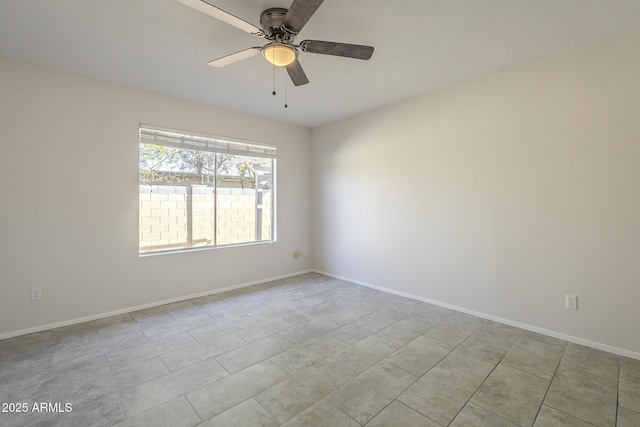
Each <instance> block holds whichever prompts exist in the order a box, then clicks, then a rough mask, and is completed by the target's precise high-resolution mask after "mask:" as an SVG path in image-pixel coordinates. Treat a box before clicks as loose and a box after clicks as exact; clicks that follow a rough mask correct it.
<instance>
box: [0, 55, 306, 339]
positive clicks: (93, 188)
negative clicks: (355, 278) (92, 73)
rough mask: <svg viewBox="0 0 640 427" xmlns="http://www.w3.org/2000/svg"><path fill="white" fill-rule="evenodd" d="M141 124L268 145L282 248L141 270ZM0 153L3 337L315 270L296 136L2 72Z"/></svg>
mask: <svg viewBox="0 0 640 427" xmlns="http://www.w3.org/2000/svg"><path fill="white" fill-rule="evenodd" d="M139 123H147V124H155V125H160V126H164V127H169V128H175V129H186V130H192V131H197V132H203V133H208V134H214V135H220V136H227V137H235V138H241V139H247V140H254V141H258V142H264V143H270V144H275V145H277V148H278V181H277V189H278V207H279V212H278V242H277V243H275V244H273V245H271V246H270V245H252V246H242V247H233V248H221V249H214V250H205V251H198V252H189V253H181V254H173V255H162V256H153V257H145V258H139V257H138V163H137V162H138V128H139ZM0 145H1V148H2V151H1V154H0V203H1V209H0V236H1V239H0V336H2V335H3V334H4V336H9V335H12V334H15V333H16V331H25V330H28V329H34V328H35V329H37V328H39V327H42V326H43V325H50V324H53V323H57V322H66V321H70V320H73V319H78V318H82V317H85V316H94V315H99V314H101V313H106V312H110V311H115V310H122V309H126V308H128V307H135V306H140V305H145V304H151V303H154V302H158V301H164V300H169V299H174V298H180V297H182V296H185V295H191V294H196V293H201V292H208V291H213V290H216V289H222V288H226V287H231V286H236V285H241V284H245V283H249V282H254V281H260V280H264V279H267V278H271V277H278V276H283V275H288V274H292V273H295V272H299V271H304V270H308V269H310V268H311V259H310V257H302V258H299V259H298V260H294V259H293V257H292V254H293V252H294V251H295V250H297V249H302V250H306V251H307V253H308V252H309V249H310V246H311V242H310V233H311V229H310V176H309V168H310V131H309V130H308V129H306V128H302V127H297V126H293V125H288V124H284V123H278V122H274V121H270V120H266V119H261V118H257V117H253V116H248V115H245V114H240V113H235V112H231V111H228V110H222V109H217V108H212V107H208V106H204V105H200V104H196V103H193V102H188V101H184V100H179V99H175V98H170V97H166V96H161V95H156V94H152V93H148V92H143V91H139V90H135V89H131V88H127V87H123V86H117V85H113V84H109V83H104V82H98V81H95V80H90V79H85V78H82V77H77V76H72V75H69V74H64V73H59V72H56V71H51V70H47V69H43V68H38V67H35V66H31V65H26V64H22V63H18V62H13V61H9V60H5V59H1V58H0ZM104 206H111V207H113V208H112V209H111V210H109V211H108V210H106V209H104ZM31 287H42V289H43V299H42V301H39V302H33V303H32V302H30V301H29V293H30V288H31Z"/></svg>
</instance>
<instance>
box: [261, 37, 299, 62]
mask: <svg viewBox="0 0 640 427" xmlns="http://www.w3.org/2000/svg"><path fill="white" fill-rule="evenodd" d="M262 56H264V57H265V59H266V60H267V61H269V62H270V63H272V64H273V65H276V66H278V67H286V66H287V65H289V64H291V63H292V62H294V61H295V60H296V59H297V58H298V51H297V50H296V48H294V47H293V46H289V45H286V44H282V43H269V44H267V45H265V46H264V47H263V48H262Z"/></svg>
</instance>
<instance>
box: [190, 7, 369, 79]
mask: <svg viewBox="0 0 640 427" xmlns="http://www.w3.org/2000/svg"><path fill="white" fill-rule="evenodd" d="M178 1H179V2H180V3H182V4H184V5H186V6H189V7H192V8H194V9H196V10H198V11H200V12H202V13H206V14H207V15H210V16H212V17H214V18H216V19H219V20H220V21H222V22H226V23H227V24H229V25H233V26H234V27H236V28H239V29H241V30H243V31H246V32H247V33H250V34H253V35H254V36H257V37H262V38H264V39H266V40H267V41H268V43H267V44H265V45H264V46H256V47H250V48H248V49H244V50H241V51H239V52H236V53H232V54H230V55H227V56H223V57H222V58H218V59H214V60H213V61H211V62H209V65H211V66H214V67H224V66H227V65H230V64H233V63H235V62H238V61H241V60H243V59H246V58H250V57H252V56H254V55H257V54H258V53H260V52H261V53H262V55H263V56H264V57H265V58H266V60H267V61H269V62H270V63H272V64H273V65H275V66H279V67H285V69H286V70H287V73H288V74H289V77H291V80H292V81H293V84H294V85H295V86H301V85H304V84H307V83H309V79H308V78H307V75H306V74H305V72H304V70H303V69H302V66H301V65H300V62H299V61H298V50H301V51H303V52H307V53H320V54H324V55H334V56H343V57H347V58H355V59H364V60H367V59H369V58H371V55H373V47H372V46H363V45H357V44H348V43H336V42H329V41H320V40H304V41H302V42H300V44H295V43H294V41H295V38H296V36H297V35H298V33H299V32H300V31H301V30H302V28H303V27H304V26H305V24H306V23H307V21H309V18H311V16H312V15H313V14H314V13H315V11H316V10H317V9H318V7H320V5H321V4H322V2H323V1H324V0H293V3H292V4H291V6H290V7H289V9H284V8H281V7H273V8H270V9H267V10H265V11H263V12H262V13H261V14H260V25H261V26H262V28H258V27H256V26H254V25H253V24H250V23H248V22H246V21H244V20H242V19H240V18H238V17H236V16H234V15H231V14H230V13H227V12H225V11H224V10H222V9H219V8H217V7H215V6H213V5H212V4H210V3H209V2H207V1H204V0H178Z"/></svg>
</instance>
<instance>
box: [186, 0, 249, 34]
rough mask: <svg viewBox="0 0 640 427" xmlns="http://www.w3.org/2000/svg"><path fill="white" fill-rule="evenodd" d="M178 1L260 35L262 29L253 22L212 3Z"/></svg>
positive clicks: (198, 0)
mask: <svg viewBox="0 0 640 427" xmlns="http://www.w3.org/2000/svg"><path fill="white" fill-rule="evenodd" d="M178 1H179V2H180V3H182V4H184V5H186V6H189V7H191V8H193V9H195V10H197V11H199V12H202V13H206V14H207V15H209V16H213V17H214V18H216V19H218V20H220V21H222V22H225V23H227V24H229V25H233V26H234V27H236V28H239V29H241V30H242V31H246V32H247V33H250V34H253V35H256V36H260V37H262V30H261V29H260V28H258V27H256V26H255V25H253V24H250V23H248V22H247V21H244V20H242V19H240V18H238V17H237V16H233V15H232V14H230V13H227V12H225V11H224V10H222V9H218V8H217V7H215V6H213V5H212V4H210V3H208V2H206V1H204V0H178Z"/></svg>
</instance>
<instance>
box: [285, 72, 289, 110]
mask: <svg viewBox="0 0 640 427" xmlns="http://www.w3.org/2000/svg"><path fill="white" fill-rule="evenodd" d="M287 86H288V85H287V77H286V76H285V78H284V108H289V106H288V105H287Z"/></svg>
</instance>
